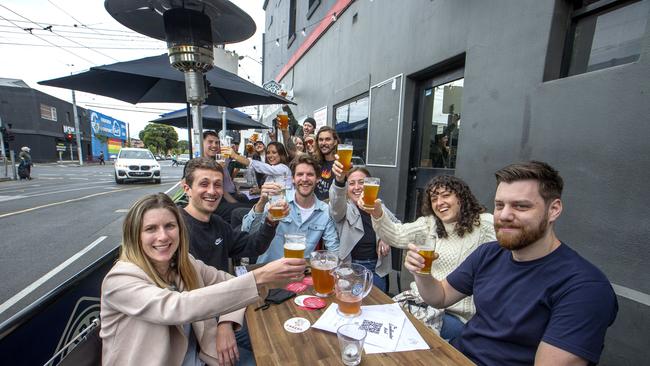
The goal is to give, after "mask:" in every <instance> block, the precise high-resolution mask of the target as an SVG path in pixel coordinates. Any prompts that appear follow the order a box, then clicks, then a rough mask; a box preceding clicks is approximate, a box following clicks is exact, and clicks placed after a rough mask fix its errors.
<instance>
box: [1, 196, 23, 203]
mask: <svg viewBox="0 0 650 366" xmlns="http://www.w3.org/2000/svg"><path fill="white" fill-rule="evenodd" d="M24 197H25V196H0V202H5V201H11V200H17V199H19V198H24Z"/></svg>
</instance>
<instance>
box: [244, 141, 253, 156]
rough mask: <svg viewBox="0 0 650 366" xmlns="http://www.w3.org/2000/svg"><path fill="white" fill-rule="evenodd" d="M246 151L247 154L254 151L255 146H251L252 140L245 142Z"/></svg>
mask: <svg viewBox="0 0 650 366" xmlns="http://www.w3.org/2000/svg"><path fill="white" fill-rule="evenodd" d="M246 152H247V153H249V154H252V153H254V152H255V148H253V143H252V142H247V143H246Z"/></svg>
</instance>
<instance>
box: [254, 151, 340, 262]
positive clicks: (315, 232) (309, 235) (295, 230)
mask: <svg viewBox="0 0 650 366" xmlns="http://www.w3.org/2000/svg"><path fill="white" fill-rule="evenodd" d="M319 172H320V167H319V166H318V163H317V161H316V160H315V159H314V158H312V157H311V156H309V155H306V154H302V155H299V156H298V157H296V159H294V160H293V161H292V162H291V174H292V175H293V184H294V189H292V190H289V191H287V201H288V204H289V208H290V211H289V215H288V216H287V217H285V218H283V219H281V220H280V223H279V224H278V226H277V228H276V232H275V237H274V238H273V241H272V242H271V245H270V246H269V249H267V251H266V252H265V253H264V254H262V255H261V256H260V257H259V258H258V260H257V262H258V263H266V262H270V261H273V260H275V259H279V258H282V257H283V256H284V234H304V235H305V237H306V247H305V257H309V254H310V253H311V252H312V251H313V250H315V249H316V246H317V245H318V242H319V241H320V240H321V239H322V240H323V246H324V248H323V249H327V250H329V251H335V252H336V251H338V248H339V239H338V236H337V234H336V225H335V223H334V220H332V218H331V217H330V215H329V207H328V205H327V204H326V203H324V202H323V201H320V200H318V199H317V198H316V195H314V189H315V187H316V183H317V181H318V179H319V177H318V174H319ZM265 202H266V200H260V201H259V202H258V203H257V204H256V205H255V206H253V208H252V209H251V211H250V212H249V213H248V214H247V215H246V216H245V217H244V221H243V223H242V231H249V232H254V231H257V229H258V228H259V227H260V225H261V224H262V223H263V222H264V217H265V216H266V215H267V211H268V207H264V206H265Z"/></svg>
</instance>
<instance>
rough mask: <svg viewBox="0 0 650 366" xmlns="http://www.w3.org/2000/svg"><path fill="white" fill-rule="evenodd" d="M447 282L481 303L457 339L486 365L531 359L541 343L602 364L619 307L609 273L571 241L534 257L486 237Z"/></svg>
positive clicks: (474, 358)
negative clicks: (518, 257)
mask: <svg viewBox="0 0 650 366" xmlns="http://www.w3.org/2000/svg"><path fill="white" fill-rule="evenodd" d="M447 282H448V283H449V284H450V285H451V286H452V287H453V288H455V289H456V290H458V291H459V292H461V293H463V294H465V295H468V296H469V295H474V303H475V305H476V315H474V317H473V318H472V319H470V321H469V322H468V323H467V324H466V325H465V328H464V329H463V332H462V333H461V335H460V336H459V337H457V338H456V339H454V340H453V341H452V345H453V346H454V347H456V348H457V349H458V350H460V351H461V352H462V353H464V354H465V355H466V356H467V357H469V358H470V359H471V360H472V361H474V362H476V363H477V364H482V365H532V364H533V363H534V361H535V353H536V352H537V347H538V346H539V343H540V341H544V342H546V343H548V344H551V345H553V346H555V347H558V348H561V349H563V350H565V351H567V352H570V353H572V354H574V355H577V356H579V357H582V358H584V359H586V360H587V361H589V362H590V363H598V359H599V358H600V353H601V351H602V348H603V345H604V338H605V331H606V330H607V327H608V326H610V325H611V324H612V323H613V322H614V319H615V318H616V312H617V311H618V304H617V301H616V295H615V294H614V290H613V289H612V286H611V285H610V283H609V281H608V280H607V278H606V277H605V275H604V274H603V273H602V272H601V271H600V270H599V269H598V268H596V267H595V266H594V265H593V264H591V263H589V262H588V261H587V260H585V259H584V258H582V257H581V256H580V255H579V254H578V253H576V252H575V251H574V250H573V249H571V248H569V247H568V246H567V245H566V244H564V243H562V244H561V245H560V246H559V247H558V248H557V249H555V250H554V251H553V252H552V253H550V254H548V255H547V256H545V257H542V258H539V259H536V260H532V261H527V262H517V261H515V260H514V259H513V258H512V253H511V252H510V251H509V250H506V249H503V248H501V247H500V246H499V243H498V242H492V243H487V244H484V245H481V246H479V247H478V249H476V250H475V251H474V252H473V253H472V254H470V256H469V257H467V259H466V260H465V261H464V262H463V263H462V264H461V265H460V266H459V267H458V268H457V269H456V270H455V271H454V272H452V273H451V274H449V276H447Z"/></svg>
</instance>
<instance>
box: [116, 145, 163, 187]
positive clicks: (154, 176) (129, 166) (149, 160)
mask: <svg viewBox="0 0 650 366" xmlns="http://www.w3.org/2000/svg"><path fill="white" fill-rule="evenodd" d="M127 180H151V181H152V182H153V183H156V184H159V183H160V180H161V175H160V164H158V162H157V161H156V158H155V157H154V156H153V154H152V153H151V151H149V150H147V149H138V148H129V147H125V148H123V149H121V150H120V152H119V153H118V154H117V160H116V161H115V183H117V184H122V183H124V182H125V181H127Z"/></svg>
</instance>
